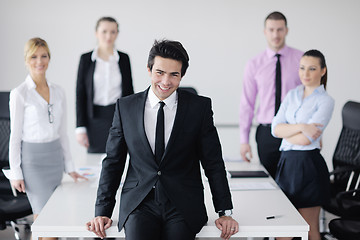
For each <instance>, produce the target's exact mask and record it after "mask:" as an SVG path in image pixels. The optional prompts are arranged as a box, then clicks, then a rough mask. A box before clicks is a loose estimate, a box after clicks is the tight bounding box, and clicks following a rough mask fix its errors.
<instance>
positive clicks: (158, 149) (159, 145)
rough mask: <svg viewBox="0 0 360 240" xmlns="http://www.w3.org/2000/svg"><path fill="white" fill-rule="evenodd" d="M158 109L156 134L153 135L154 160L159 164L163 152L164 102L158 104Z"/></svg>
mask: <svg viewBox="0 0 360 240" xmlns="http://www.w3.org/2000/svg"><path fill="white" fill-rule="evenodd" d="M159 103H160V107H159V110H158V113H157V121H156V134H155V160H156V162H157V163H158V164H160V162H161V158H162V155H163V154H164V150H165V130H164V105H165V103H164V102H159Z"/></svg>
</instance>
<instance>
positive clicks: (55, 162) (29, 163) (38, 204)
mask: <svg viewBox="0 0 360 240" xmlns="http://www.w3.org/2000/svg"><path fill="white" fill-rule="evenodd" d="M21 169H22V172H23V175H24V182H25V191H26V194H27V196H28V198H29V201H30V205H31V208H32V210H33V213H34V214H39V213H40V211H41V209H42V208H43V207H44V206H45V204H46V202H47V201H48V200H49V198H50V196H51V194H52V193H53V192H54V191H55V189H56V187H57V186H59V185H60V183H61V180H62V177H63V172H64V156H63V150H62V147H61V144H60V140H55V141H52V142H47V143H29V142H22V145H21Z"/></svg>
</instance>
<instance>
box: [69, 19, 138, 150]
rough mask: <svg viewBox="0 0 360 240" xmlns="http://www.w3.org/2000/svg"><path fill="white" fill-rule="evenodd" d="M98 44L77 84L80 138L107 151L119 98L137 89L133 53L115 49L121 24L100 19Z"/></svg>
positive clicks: (86, 144) (89, 146)
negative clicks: (108, 138) (128, 53)
mask: <svg viewBox="0 0 360 240" xmlns="http://www.w3.org/2000/svg"><path fill="white" fill-rule="evenodd" d="M95 30H96V32H95V35H96V38H97V41H98V46H97V47H96V48H95V49H94V50H93V51H91V52H88V53H85V54H83V55H82V56H81V58H80V63H79V70H78V77H77V84H76V138H77V141H78V142H79V144H80V145H82V146H84V147H86V148H87V150H88V152H89V153H104V152H105V146H106V141H107V136H108V133H109V129H110V127H111V124H112V119H113V116H114V111H115V103H116V100H117V99H118V98H120V97H125V96H128V95H130V94H133V93H134V89H133V84H132V77H131V67H130V60H129V56H128V55H127V54H125V53H123V52H120V51H117V50H116V49H115V40H116V38H117V36H118V34H119V25H118V23H117V22H116V20H115V19H114V18H111V17H102V18H100V19H99V20H98V21H97V24H96V28H95Z"/></svg>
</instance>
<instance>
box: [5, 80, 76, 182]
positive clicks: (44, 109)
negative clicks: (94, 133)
mask: <svg viewBox="0 0 360 240" xmlns="http://www.w3.org/2000/svg"><path fill="white" fill-rule="evenodd" d="M47 84H48V86H49V93H50V100H49V104H48V103H47V102H46V101H45V99H44V98H43V97H41V95H40V94H39V93H38V92H37V91H36V89H35V88H36V84H35V82H34V81H33V80H32V78H31V76H30V75H28V76H27V77H26V79H25V81H24V82H23V83H22V84H20V86H18V87H17V88H15V89H13V90H12V91H11V92H10V128H11V133H10V142H9V163H10V169H11V171H10V179H12V180H20V179H23V174H22V171H21V142H22V141H24V142H30V143H45V142H51V141H54V140H57V139H60V142H61V146H62V148H63V152H64V162H65V171H66V172H67V173H69V172H72V171H74V165H73V162H72V159H71V154H70V146H69V139H68V137H67V128H66V99H65V94H64V91H63V90H62V89H61V88H60V87H59V86H57V85H55V84H52V83H49V82H47ZM49 105H52V107H51V108H52V109H49ZM49 110H50V112H49ZM50 118H52V119H51V120H53V122H52V123H50Z"/></svg>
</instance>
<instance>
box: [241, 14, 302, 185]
mask: <svg viewBox="0 0 360 240" xmlns="http://www.w3.org/2000/svg"><path fill="white" fill-rule="evenodd" d="M287 33H288V27H287V21H286V18H285V16H284V15H283V14H282V13H280V12H272V13H270V14H269V15H268V16H267V17H266V19H265V28H264V34H265V38H266V40H267V43H268V47H267V49H266V50H265V51H264V52H262V53H261V54H259V55H257V56H256V57H254V58H253V59H251V60H250V61H249V62H248V63H247V65H246V67H245V72H244V79H243V89H242V95H241V100H240V122H239V128H240V144H241V145H240V154H241V157H242V158H243V159H244V160H245V161H250V159H251V158H252V152H251V147H250V144H249V133H250V128H251V125H252V121H253V117H254V112H255V103H256V98H258V100H257V101H258V103H259V104H258V108H257V112H256V120H257V122H258V123H259V126H258V127H257V130H256V142H257V146H258V154H259V158H260V162H261V163H262V164H263V165H264V167H265V168H266V169H267V171H268V172H269V173H270V175H271V176H272V177H273V178H275V173H276V166H277V163H278V161H279V158H280V151H279V147H280V143H281V139H278V138H274V137H273V136H272V135H271V121H272V119H273V117H274V115H275V114H276V112H277V110H278V107H279V105H280V102H281V101H282V99H284V97H285V96H286V94H287V92H288V91H289V90H290V89H292V88H295V87H296V86H297V85H299V84H301V82H300V79H299V76H298V69H299V62H300V58H301V57H302V55H303V52H302V51H299V50H297V49H294V48H290V47H288V46H286V45H285V37H286V35H287Z"/></svg>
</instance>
